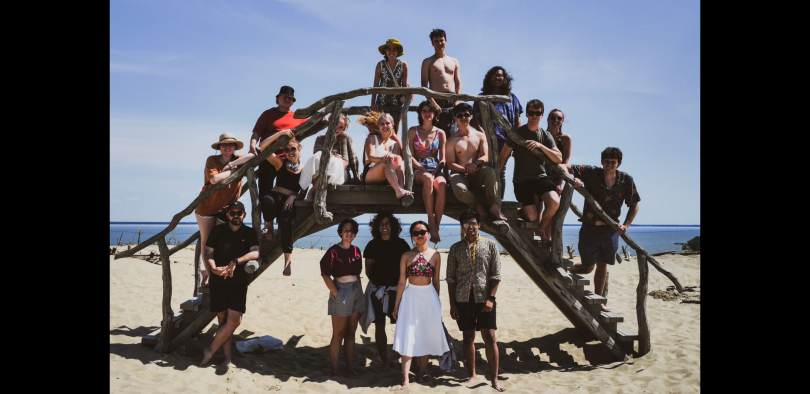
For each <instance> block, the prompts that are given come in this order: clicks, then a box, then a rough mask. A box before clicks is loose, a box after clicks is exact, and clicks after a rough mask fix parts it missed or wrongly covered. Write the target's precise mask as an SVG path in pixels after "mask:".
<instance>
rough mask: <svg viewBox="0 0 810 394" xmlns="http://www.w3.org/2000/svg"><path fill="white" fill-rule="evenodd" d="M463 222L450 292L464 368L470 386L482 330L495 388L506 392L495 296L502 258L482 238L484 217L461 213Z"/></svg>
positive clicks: (451, 255) (453, 253) (450, 264)
mask: <svg viewBox="0 0 810 394" xmlns="http://www.w3.org/2000/svg"><path fill="white" fill-rule="evenodd" d="M459 222H460V223H461V227H462V229H463V231H464V239H462V240H461V241H458V242H456V243H454V244H453V246H451V247H450V251H449V252H448V254H447V255H448V257H447V276H446V278H445V281H446V282H447V293H448V294H449V298H450V317H452V318H453V320H456V322H457V323H458V329H459V331H461V332H462V333H463V334H464V345H463V346H464V365H466V366H467V369H468V370H469V371H470V379H469V380H468V381H467V384H473V383H475V382H476V381H477V380H478V376H477V375H476V373H475V356H476V351H475V331H476V330H477V331H481V337H482V338H483V339H484V346H485V347H486V354H487V362H488V363H489V373H490V380H491V381H492V387H493V388H494V389H495V390H498V391H505V390H506V389H505V388H503V386H501V385H500V383H498V360H499V354H498V346H497V343H496V340H497V338H496V337H495V330H497V329H498V327H497V324H496V321H495V309H496V307H497V306H498V304H497V303H496V302H495V293H497V292H498V285H499V284H500V283H501V257H500V253H499V252H498V245H496V244H495V242H493V241H490V240H488V239H486V238H484V237H481V236H479V235H478V228H479V226H480V225H481V216H480V215H479V214H478V212H476V211H475V210H474V209H468V210H466V211H464V212H462V213H461V215H460V217H459Z"/></svg>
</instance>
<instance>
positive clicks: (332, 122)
mask: <svg viewBox="0 0 810 394" xmlns="http://www.w3.org/2000/svg"><path fill="white" fill-rule="evenodd" d="M343 103H344V102H343V100H338V101H335V104H334V106H333V107H332V108H333V109H332V115H330V116H329V129H328V130H327V131H326V138H325V139H324V140H323V148H321V161H320V163H318V164H319V166H318V174H317V175H318V185H317V186H316V188H315V197H314V199H315V201H314V203H313V207H314V208H315V213H316V216H315V220H316V221H317V222H318V224H324V223H331V222H332V218H333V215H332V214H331V213H329V211H328V210H327V209H326V185H327V176H326V169H327V168H328V166H329V161H330V160H332V146H334V145H335V140H336V139H337V128H338V123H339V122H340V109H341V108H343Z"/></svg>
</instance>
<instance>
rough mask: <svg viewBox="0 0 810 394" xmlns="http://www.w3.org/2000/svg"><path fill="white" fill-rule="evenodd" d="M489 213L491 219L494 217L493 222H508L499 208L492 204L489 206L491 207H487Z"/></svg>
mask: <svg viewBox="0 0 810 394" xmlns="http://www.w3.org/2000/svg"><path fill="white" fill-rule="evenodd" d="M489 213H491V214H492V216H493V217H495V220H503V221H507V220H509V219H508V218H507V217H506V216H505V215H504V214H503V212H501V209H500V208H498V204H492V206H491V207H489Z"/></svg>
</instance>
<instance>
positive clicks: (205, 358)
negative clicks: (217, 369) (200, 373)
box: [199, 348, 214, 367]
mask: <svg viewBox="0 0 810 394" xmlns="http://www.w3.org/2000/svg"><path fill="white" fill-rule="evenodd" d="M211 357H214V352H212V351H211V350H209V349H208V348H205V349H203V359H202V361H200V364H199V366H200V367H204V366H206V365H208V363H210V362H211Z"/></svg>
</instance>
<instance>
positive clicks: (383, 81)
mask: <svg viewBox="0 0 810 394" xmlns="http://www.w3.org/2000/svg"><path fill="white" fill-rule="evenodd" d="M386 62H387V60H385V59H383V60H380V63H378V64H379V66H380V86H379V87H386V88H395V87H396V85H394V78H396V80H397V83H398V84H399V87H401V88H402V87H404V86H402V60H400V59H397V65H396V66H394V75H391V73H390V72H389V71H388V67H387V66H386V64H384V63H386ZM375 104H377V105H394V106H402V101H401V100H400V95H398V94H378V95H377V100H376V102H375Z"/></svg>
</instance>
